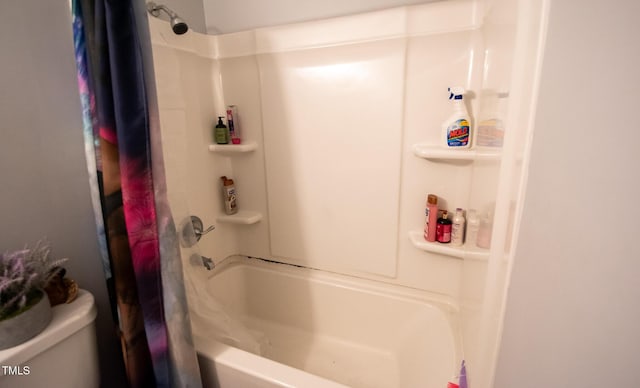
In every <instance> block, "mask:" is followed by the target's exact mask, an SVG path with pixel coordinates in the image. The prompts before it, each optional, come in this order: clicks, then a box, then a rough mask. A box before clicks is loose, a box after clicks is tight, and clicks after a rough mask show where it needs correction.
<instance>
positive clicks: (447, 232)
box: [436, 210, 451, 243]
mask: <svg viewBox="0 0 640 388" xmlns="http://www.w3.org/2000/svg"><path fill="white" fill-rule="evenodd" d="M448 216H449V214H448V212H447V211H446V210H443V211H442V217H441V218H440V219H439V220H438V226H437V227H436V239H437V240H438V242H441V243H450V242H451V220H449V219H448Z"/></svg>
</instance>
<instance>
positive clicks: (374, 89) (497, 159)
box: [149, 0, 542, 388]
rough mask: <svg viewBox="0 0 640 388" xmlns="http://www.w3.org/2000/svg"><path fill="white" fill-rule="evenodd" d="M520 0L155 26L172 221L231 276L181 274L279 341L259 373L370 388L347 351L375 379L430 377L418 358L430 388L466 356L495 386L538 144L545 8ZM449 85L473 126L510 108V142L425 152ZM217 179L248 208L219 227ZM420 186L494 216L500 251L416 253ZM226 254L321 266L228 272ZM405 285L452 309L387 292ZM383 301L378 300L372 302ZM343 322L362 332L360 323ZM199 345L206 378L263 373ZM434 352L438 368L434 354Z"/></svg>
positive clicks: (205, 336) (196, 267) (225, 351)
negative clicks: (218, 132) (257, 24)
mask: <svg viewBox="0 0 640 388" xmlns="http://www.w3.org/2000/svg"><path fill="white" fill-rule="evenodd" d="M522 4H526V5H527V6H522ZM522 4H520V2H518V3H517V4H516V2H512V1H507V0H495V1H481V0H479V1H471V0H461V1H458V0H454V1H443V2H435V3H430V4H424V5H418V6H409V7H402V8H395V9H389V10H385V11H380V12H372V13H367V14H361V15H353V16H348V17H342V18H336V19H329V20H322V21H314V22H308V23H300V24H295V25H287V26H278V27H270V28H264V29H258V30H252V31H245V32H239V33H233V34H226V35H218V36H207V35H202V34H198V33H194V32H192V31H189V32H187V33H186V34H184V35H180V36H177V35H175V34H173V33H172V32H171V30H170V27H169V25H168V23H164V22H161V21H158V20H155V18H151V19H150V20H149V22H150V26H151V33H152V34H151V35H152V43H153V55H154V65H155V73H156V78H157V86H158V99H159V101H158V103H159V109H160V122H161V128H162V132H163V146H164V153H165V160H166V174H167V183H168V195H169V199H170V202H171V206H172V210H173V212H174V216H175V217H176V223H179V222H180V219H182V218H186V217H187V216H188V215H190V214H195V215H198V216H200V217H201V218H202V221H203V223H204V225H205V226H208V225H215V226H216V229H215V230H214V231H213V232H211V233H209V234H207V235H206V236H205V237H203V238H202V240H200V243H199V244H198V246H197V247H196V248H197V250H198V253H199V254H202V255H204V256H207V257H211V258H213V260H214V261H215V263H216V265H217V266H218V267H220V266H222V267H223V268H224V269H223V270H219V271H218V270H214V271H210V272H207V271H206V270H205V269H204V267H203V266H202V263H201V262H200V263H198V260H193V261H189V262H188V263H189V264H190V265H188V266H185V267H187V272H189V271H194V273H198V274H199V275H202V276H201V279H200V280H198V283H197V284H195V285H194V287H196V288H202V287H204V285H203V284H202V283H207V287H208V289H209V290H210V293H211V294H212V296H213V297H214V298H215V299H216V300H217V301H218V302H220V303H221V304H222V305H224V306H225V309H228V310H230V311H233V312H234V315H237V316H238V317H240V318H239V320H240V321H241V323H242V325H245V326H247V327H248V328H249V330H250V331H254V332H255V334H256V335H257V338H258V339H259V341H260V343H261V345H265V344H266V345H268V344H269V341H271V346H262V349H261V351H260V352H263V356H264V357H263V358H261V359H260V358H259V357H256V359H260V360H261V361H258V363H267V364H269V363H274V362H277V363H278V364H277V365H280V366H279V367H278V368H284V365H281V364H286V365H288V367H287V368H289V369H287V368H284V370H289V372H291V375H292V376H293V375H297V376H307V374H309V373H311V374H315V375H318V376H322V378H324V379H328V380H333V381H338V382H341V383H343V384H348V385H354V386H375V385H372V384H374V383H372V382H370V381H367V380H360V377H361V376H359V375H358V373H356V372H354V373H355V375H354V376H346V375H340V374H339V373H338V374H335V375H334V374H333V373H337V372H336V370H337V369H340V370H347V371H350V370H353V371H356V370H357V367H358V366H357V365H353V364H349V362H348V360H342V359H340V358H338V359H336V360H333V355H335V357H338V356H340V355H342V354H351V356H350V358H352V359H358V358H361V359H362V360H369V361H368V364H369V365H375V367H371V368H370V369H372V370H375V371H376V372H379V373H380V375H379V376H378V377H376V381H380V382H384V383H385V384H388V385H386V386H403V385H404V384H405V382H415V381H418V380H416V379H419V378H422V377H424V376H422V375H421V374H420V368H426V369H428V370H432V368H431V366H428V367H425V365H424V364H416V363H413V362H411V361H410V360H411V359H412V357H414V356H415V357H418V358H420V359H424V360H427V361H425V362H427V363H432V364H433V365H437V366H436V367H435V369H433V370H436V369H437V370H438V373H436V374H435V375H437V376H438V379H439V381H437V382H436V381H435V380H430V381H432V385H425V384H420V386H425V387H431V386H433V387H434V388H437V387H442V386H446V382H447V381H448V380H449V379H451V378H453V377H454V376H455V374H456V373H457V372H458V369H459V365H460V361H461V360H462V358H465V359H466V360H467V366H468V371H469V375H470V379H473V378H474V372H475V376H477V377H476V378H477V380H476V384H478V386H480V387H482V386H483V384H484V382H486V381H489V380H490V378H491V376H490V375H491V373H492V372H491V371H492V370H493V369H492V368H493V362H494V361H493V357H494V355H492V354H489V355H488V356H487V354H486V353H487V349H493V348H494V347H495V343H496V342H495V341H497V339H496V338H497V336H498V334H499V325H497V324H496V323H495V322H498V321H499V320H500V318H499V314H500V306H501V303H502V301H503V300H504V292H505V290H504V284H506V280H505V279H506V277H505V275H504V274H506V273H507V271H506V270H505V269H506V268H507V264H508V257H509V256H508V255H509V252H510V249H511V248H510V243H509V240H508V238H507V237H508V236H509V235H510V234H511V233H512V231H513V228H514V224H516V222H514V221H513V220H514V219H517V218H516V217H517V210H518V208H519V206H520V194H519V193H520V192H521V191H520V181H521V179H520V175H519V174H520V171H521V169H522V168H523V166H526V158H525V156H526V154H525V150H526V147H527V144H528V143H527V142H528V140H527V139H529V137H530V136H529V134H528V132H527V131H528V128H529V126H528V125H527V123H528V122H527V117H528V116H527V115H528V114H529V113H530V111H531V109H532V105H531V104H530V99H531V97H530V96H531V95H532V93H533V92H532V90H533V89H534V88H533V86H532V85H533V83H534V81H533V79H534V78H532V77H530V76H529V74H530V72H531V71H532V70H531V69H529V68H528V67H527V66H530V67H531V66H532V67H535V64H536V63H537V62H536V58H537V57H536V53H537V51H535V50H536V48H537V47H538V44H537V39H538V31H539V22H538V19H536V18H541V16H540V15H541V14H542V11H541V7H540V6H539V5H534V4H533V3H531V4H529V3H528V2H526V1H525V2H523V3H522ZM522 21H524V22H523V23H521V22H522ZM522 42H525V43H526V44H522ZM515 48H517V50H516V49H515ZM516 55H517V57H516V59H518V60H516V61H514V56H516ZM513 80H516V81H517V82H515V84H514V81H513ZM458 85H460V86H464V88H465V89H466V90H468V91H469V92H468V95H466V96H465V99H467V101H468V102H467V104H468V110H469V113H470V115H471V116H472V117H473V118H477V117H478V116H479V115H480V111H481V110H482V109H484V108H482V107H483V106H484V105H483V98H484V97H483V96H487V95H500V96H502V100H501V101H500V106H499V107H497V108H496V109H494V110H495V111H497V113H496V114H498V115H499V116H500V118H501V119H502V120H503V121H504V122H505V126H506V128H507V131H506V133H507V135H506V137H505V144H504V147H503V148H498V149H492V150H489V152H487V151H486V150H479V149H473V150H472V152H469V153H468V154H466V155H472V156H470V157H459V155H455V157H450V155H447V154H444V155H442V153H436V156H435V157H432V156H431V155H426V156H424V155H423V154H422V153H421V152H416V150H424V149H427V150H431V149H434V147H435V148H437V147H438V146H439V144H440V142H441V124H442V121H443V120H445V119H446V118H447V117H448V116H449V115H450V113H451V106H450V104H449V101H448V94H447V88H448V87H450V86H458ZM514 85H515V86H517V87H515V86H514ZM232 104H233V105H236V106H237V107H238V114H239V122H240V128H241V138H242V144H243V146H242V147H240V148H238V149H237V151H235V150H234V152H231V151H230V147H233V146H229V147H216V146H212V147H211V145H212V144H214V140H213V127H214V125H215V122H216V120H217V116H220V115H223V114H224V110H225V106H227V105H232ZM451 152H455V151H451ZM462 152H464V151H462ZM478 155H480V156H478ZM487 155H488V156H487ZM523 155H525V156H523ZM223 175H224V176H227V177H230V178H232V179H233V180H234V182H235V186H236V188H237V192H238V207H239V210H240V211H239V212H238V214H237V215H233V216H226V215H225V214H224V210H223V201H222V198H221V190H220V187H219V177H220V176H223ZM429 193H433V194H436V195H438V197H439V205H441V208H446V209H447V210H449V211H450V212H451V213H453V211H454V210H455V208H456V207H462V208H464V209H470V208H475V209H478V210H479V211H487V210H492V211H494V223H493V243H492V248H491V249H490V250H485V251H482V252H480V254H476V251H475V250H474V251H465V250H451V249H432V246H431V245H424V244H422V243H421V242H420V241H418V243H416V241H415V238H414V237H415V235H416V233H418V232H419V231H420V230H421V228H422V227H423V224H424V206H425V199H426V195H427V194H429ZM185 198H186V200H187V201H186V202H187V203H185V201H184V199H185ZM447 248H448V247H447ZM234 255H240V256H245V257H246V256H249V257H259V258H264V259H268V260H273V261H277V262H280V263H288V264H293V265H296V266H302V267H307V268H313V269H315V270H314V271H312V272H304V271H308V270H304V269H301V271H302V274H292V273H290V272H288V271H290V270H291V268H289V267H288V266H285V265H282V264H272V265H270V266H269V267H268V268H263V266H262V264H258V265H255V264H254V263H253V262H251V261H250V262H249V263H245V262H242V260H240V262H242V264H239V263H237V262H236V261H235V260H236V259H233V260H234V261H233V264H226V263H225V264H221V263H223V260H224V259H225V258H228V257H230V256H234ZM184 257H186V258H189V257H193V256H192V255H191V254H187V255H184ZM185 260H186V259H185ZM278 268H282V273H280V274H279V273H278V271H279V270H278ZM325 272H326V273H334V274H336V275H337V276H339V277H341V276H348V277H352V278H354V279H363V281H365V282H372V283H374V284H376V285H377V284H380V288H378V289H377V291H376V292H370V291H371V290H370V288H368V287H369V283H367V284H368V285H367V287H365V291H363V290H360V291H356V289H358V290H359V287H360V285H358V286H357V287H355V288H354V289H350V288H349V287H345V286H344V282H343V281H344V278H342V277H341V278H340V279H341V280H340V281H337V282H334V279H331V280H330V281H325V280H322V281H321V280H319V279H320V278H318V277H317V276H316V274H321V273H322V274H324V273H325ZM309 274H314V276H307V275H309ZM278 276H281V278H280V279H281V281H275V280H274V279H275V278H277V277H278ZM205 277H210V280H209V281H208V282H207V281H206V280H202V279H204V278H205ZM231 279H233V281H232V280H231ZM247 279H250V281H248V280H247ZM354 281H356V282H357V281H359V280H354ZM221 284H224V285H221ZM329 284H332V285H331V286H329ZM283 287H284V288H283ZM286 287H290V289H287V288H286ZM394 287H397V288H394ZM374 288H375V287H374ZM408 288H410V289H414V290H416V292H418V293H422V294H421V296H420V297H419V298H418V299H421V300H422V301H423V302H424V301H425V300H429V301H442V303H441V304H438V303H440V302H438V303H435V304H437V305H439V306H442V305H444V306H447V307H446V308H444V309H442V308H440V307H437V308H436V307H433V306H431V307H425V305H429V304H430V303H431V302H429V303H427V302H424V303H423V302H416V301H415V300H414V301H413V302H407V301H406V300H404V299H403V298H405V297H392V296H391V295H400V294H403V292H404V291H406V289H408ZM321 290H322V291H321ZM343 292H344V293H343ZM267 295H268V296H270V297H269V298H267ZM363 295H367V296H366V298H365V297H364V296H363ZM373 295H376V297H378V298H379V299H378V300H376V301H375V302H372V301H367V302H362V299H361V298H365V299H367V300H369V298H373ZM409 299H411V298H409ZM414 299H415V298H414ZM371 300H373V299H371ZM399 300H403V301H402V302H398V301H399ZM259 301H261V303H260V302H259ZM285 301H286V302H285ZM391 301H394V303H395V302H398V306H395V305H394V306H392V305H393V303H391ZM305 302H306V303H305ZM190 303H191V304H193V303H198V301H194V300H193V298H191V299H190ZM421 303H422V304H421ZM289 305H290V306H297V307H295V308H288V307H287V306H289ZM360 306H366V307H363V310H360V309H359V308H360ZM374 306H377V307H374ZM402 306H404V307H402ZM408 306H412V307H408ZM418 306H421V307H418ZM385 309H386V310H389V311H394V313H393V314H385ZM436 311H438V313H436ZM403 315H406V316H409V317H411V320H410V321H407V320H403V319H402V316H403ZM351 321H357V322H362V323H361V324H360V326H359V327H358V328H357V329H356V328H355V327H354V326H352V325H351V323H350V322H351ZM371 322H376V324H375V325H372V324H371ZM433 322H437V324H436V326H438V327H439V329H437V330H434V329H432V326H433V325H434V324H433ZM406 325H408V326H406ZM411 325H415V326H416V327H412V326H411ZM417 327H419V328H420V329H417ZM408 333H411V334H410V335H408ZM218 334H220V333H218ZM405 334H407V335H408V336H407V337H406V338H401V337H402V335H405ZM196 335H197V337H198V338H199V339H198V342H199V343H200V345H198V346H199V350H200V352H201V360H205V359H210V360H213V361H212V362H213V365H217V366H215V367H214V368H213V370H214V372H215V371H217V372H219V373H220V369H219V368H222V365H223V364H224V363H225V362H227V363H226V364H224V365H226V366H227V367H229V365H230V364H233V365H234V368H231V369H229V368H227V369H226V370H227V371H230V370H233V372H229V373H231V374H232V375H233V376H235V378H241V377H238V376H239V375H241V374H242V373H244V372H242V373H241V372H240V371H245V372H246V373H248V375H246V376H245V377H247V376H249V375H250V372H249V371H251V370H253V369H254V368H253V367H249V366H247V365H244V366H242V365H241V364H242V362H240V361H241V360H244V361H247V360H249V359H251V357H249V356H248V353H247V354H245V355H244V356H242V354H244V352H243V353H239V354H240V356H238V358H235V357H236V356H235V355H237V354H236V353H234V352H233V351H232V350H233V347H232V346H229V344H232V345H233V341H227V344H221V343H219V342H216V341H213V338H214V337H215V333H211V332H210V331H207V330H205V331H204V332H197V331H196ZM434 336H438V337H443V338H448V339H444V340H442V341H441V342H437V341H436V340H435V339H434V338H432V337H434ZM448 336H449V337H451V338H449V337H448ZM487 338H489V339H487ZM263 340H264V341H263ZM211 341H213V342H216V344H213V343H212V342H211ZM265 341H266V342H265ZM433 341H436V342H437V343H438V344H437V345H435V347H434V349H437V353H438V354H439V355H443V354H445V355H446V357H444V358H443V359H446V363H445V364H438V362H440V361H441V362H444V361H442V359H437V357H435V356H433V355H432V354H430V353H429V352H430V351H431V350H430V346H433V343H435V342H433ZM205 343H206V344H208V345H207V346H205V345H204V344H205ZM400 343H404V344H406V347H403V346H404V345H399V344H400ZM296 344H297V345H296ZM300 344H302V345H300ZM209 345H210V346H209ZM413 345H416V347H415V348H411V349H409V347H411V346H413ZM212 349H215V351H213V350H212ZM236 350H237V349H236ZM260 352H256V353H260ZM421 352H422V353H421ZM355 354H357V356H355ZM225 355H227V356H229V357H230V358H229V359H232V360H234V361H233V362H231V361H229V359H225V357H224V356H225ZM232 355H233V356H232ZM408 355H411V356H408ZM451 355H453V356H452V357H453V358H454V359H453V360H451V359H450V358H451ZM219 357H222V359H220V358H219ZM223 360H226V361H223ZM407 360H409V361H407ZM439 360H440V361H439ZM254 361H255V359H254ZM332 361H336V365H340V366H341V368H335V367H332ZM203 362H204V361H203ZM269 365H271V366H270V367H267V370H269V369H273V368H275V366H274V364H269ZM278 368H276V369H278ZM292 368H296V370H297V371H296V372H293V370H294V369H292ZM485 370H487V371H489V372H487V374H486V376H484V375H483V374H484V371H485ZM303 371H305V372H303ZM300 373H302V375H300ZM439 373H442V375H440V374H439ZM309 375H310V374H309ZM481 375H482V376H481ZM218 377H220V376H218ZM247 378H249V377H247ZM251 378H253V377H251ZM318 378H320V377H318ZM424 378H427V379H429V378H430V377H424ZM441 379H443V380H441ZM397 384H400V385H397ZM294 385H295V384H294ZM298 385H299V384H298ZM303 385H304V384H303ZM257 386H259V385H257ZM275 386H277V385H275ZM316 386H322V385H321V384H320V383H318V384H316ZM404 386H406V385H404ZM487 386H488V385H487Z"/></svg>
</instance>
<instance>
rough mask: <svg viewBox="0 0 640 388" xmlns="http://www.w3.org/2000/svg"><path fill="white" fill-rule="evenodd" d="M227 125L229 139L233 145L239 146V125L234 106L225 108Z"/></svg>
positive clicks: (236, 109) (236, 110)
mask: <svg viewBox="0 0 640 388" xmlns="http://www.w3.org/2000/svg"><path fill="white" fill-rule="evenodd" d="M227 124H229V138H230V139H231V142H232V143H233V144H240V143H241V140H240V124H239V123H238V108H237V107H236V106H235V105H229V106H228V107H227Z"/></svg>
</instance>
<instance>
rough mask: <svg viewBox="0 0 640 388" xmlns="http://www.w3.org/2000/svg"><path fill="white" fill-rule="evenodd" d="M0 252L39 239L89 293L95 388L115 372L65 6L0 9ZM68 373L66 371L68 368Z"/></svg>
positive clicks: (120, 371)
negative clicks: (93, 312)
mask: <svg viewBox="0 0 640 388" xmlns="http://www.w3.org/2000/svg"><path fill="white" fill-rule="evenodd" d="M0 51H1V52H2V53H3V54H2V55H1V56H0V134H1V135H2V140H1V141H0V181H1V182H2V184H0V199H1V200H0V219H1V220H0V222H1V226H0V250H2V251H6V250H10V249H19V248H22V247H23V246H24V245H25V244H33V243H35V242H36V241H37V240H38V239H40V238H42V237H44V236H46V237H47V238H48V239H49V241H50V242H51V243H52V245H53V247H52V248H53V249H52V255H53V256H55V257H69V259H70V260H69V261H68V262H67V263H66V264H65V267H66V268H67V269H68V276H69V277H70V278H72V279H74V280H76V281H77V283H78V284H79V286H80V287H81V288H83V289H86V290H88V291H89V292H91V293H92V294H93V295H94V297H95V299H96V303H97V306H98V317H97V319H96V325H97V336H98V350H99V355H100V369H101V371H102V384H103V385H104V386H107V387H116V386H124V384H125V383H124V381H125V380H124V368H123V364H122V357H121V356H120V342H119V339H118V338H117V337H116V336H115V327H114V324H113V319H112V317H111V309H110V306H109V300H108V296H107V291H106V282H105V280H104V274H103V272H102V262H101V260H100V253H99V251H98V242H97V238H96V227H95V222H94V216H93V208H92V206H91V200H90V192H89V182H88V179H89V177H88V173H87V167H86V161H85V156H84V142H83V136H82V120H81V108H80V99H79V96H78V89H77V82H76V68H75V61H74V53H73V39H72V32H71V16H70V13H69V8H68V2H67V1H66V0H59V1H52V2H44V3H43V2H41V1H36V0H24V1H20V2H3V3H2V4H1V5H0ZM70 368H73V366H72V365H70Z"/></svg>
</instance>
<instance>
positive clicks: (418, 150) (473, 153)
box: [412, 144, 502, 161]
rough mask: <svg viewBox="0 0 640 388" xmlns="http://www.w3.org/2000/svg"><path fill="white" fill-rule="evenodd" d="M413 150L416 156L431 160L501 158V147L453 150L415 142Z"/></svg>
mask: <svg viewBox="0 0 640 388" xmlns="http://www.w3.org/2000/svg"><path fill="white" fill-rule="evenodd" d="M412 151H413V153H414V155H415V156H417V157H419V158H424V159H429V160H442V161H451V160H468V161H473V160H500V156H501V155H502V153H501V149H497V150H493V149H464V150H452V149H447V148H443V147H439V146H434V145H430V144H414V145H413V147H412Z"/></svg>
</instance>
